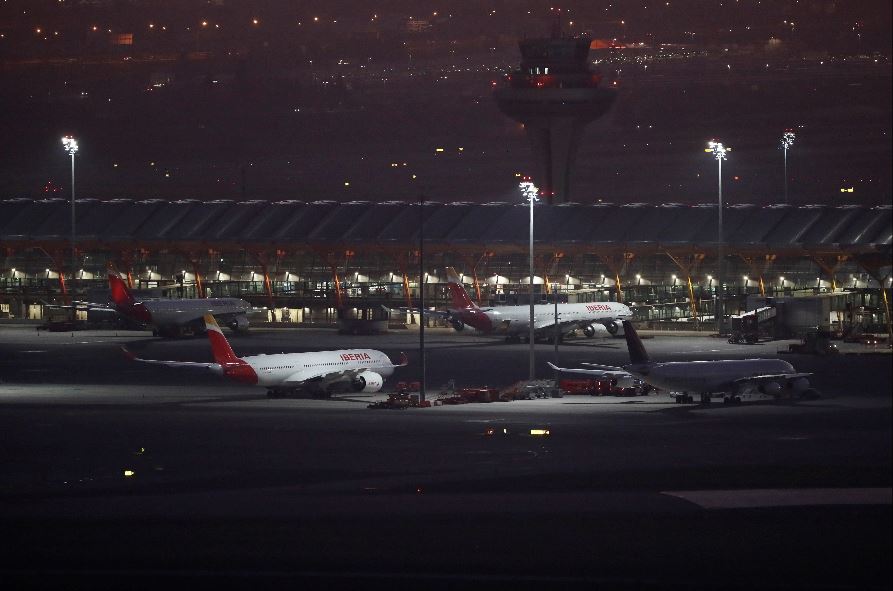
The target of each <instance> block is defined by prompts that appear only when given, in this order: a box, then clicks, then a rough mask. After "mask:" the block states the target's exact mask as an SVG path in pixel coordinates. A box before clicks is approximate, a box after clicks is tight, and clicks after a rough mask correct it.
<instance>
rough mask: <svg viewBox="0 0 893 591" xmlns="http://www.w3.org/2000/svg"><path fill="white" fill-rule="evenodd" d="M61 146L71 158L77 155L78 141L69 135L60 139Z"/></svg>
mask: <svg viewBox="0 0 893 591" xmlns="http://www.w3.org/2000/svg"><path fill="white" fill-rule="evenodd" d="M62 146H63V147H64V148H65V151H66V152H68V153H69V154H71V155H72V156H74V155H75V153H77V151H78V141H77V140H76V139H74V138H73V137H71V136H70V135H66V136H65V137H64V138H62Z"/></svg>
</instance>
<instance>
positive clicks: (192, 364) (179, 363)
mask: <svg viewBox="0 0 893 591" xmlns="http://www.w3.org/2000/svg"><path fill="white" fill-rule="evenodd" d="M121 351H123V352H124V355H125V356H126V357H127V358H128V359H130V360H132V361H139V362H140V363H151V364H153V365H166V366H168V367H192V368H201V369H217V368H219V367H220V364H219V363H199V362H195V361H161V360H159V359H141V358H139V357H137V356H136V355H135V354H134V353H133V352H132V351H130V350H129V349H127V347H121Z"/></svg>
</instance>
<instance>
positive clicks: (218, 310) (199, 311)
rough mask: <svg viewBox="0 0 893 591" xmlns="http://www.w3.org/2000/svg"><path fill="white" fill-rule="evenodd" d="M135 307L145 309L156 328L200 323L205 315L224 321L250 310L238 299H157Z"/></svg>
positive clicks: (245, 303)
mask: <svg viewBox="0 0 893 591" xmlns="http://www.w3.org/2000/svg"><path fill="white" fill-rule="evenodd" d="M136 305H137V306H138V305H142V306H144V307H145V309H146V310H147V311H148V312H149V314H150V315H151V322H152V324H155V325H156V326H171V325H186V324H190V323H193V322H196V323H200V322H201V321H202V317H203V316H204V315H205V314H213V315H214V316H215V317H216V318H221V319H226V318H230V317H232V316H237V315H244V314H246V313H247V312H248V309H249V308H250V305H249V304H248V302H246V301H245V300H241V299H238V298H206V299H169V300H168V299H157V300H143V301H141V302H139V303H138V304H136Z"/></svg>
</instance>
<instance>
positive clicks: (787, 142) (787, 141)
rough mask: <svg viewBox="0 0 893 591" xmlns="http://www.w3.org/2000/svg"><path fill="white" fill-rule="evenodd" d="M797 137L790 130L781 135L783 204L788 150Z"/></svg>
mask: <svg viewBox="0 0 893 591" xmlns="http://www.w3.org/2000/svg"><path fill="white" fill-rule="evenodd" d="M796 138H797V136H796V135H795V134H794V132H793V131H791V130H790V129H786V130H785V131H784V133H783V134H781V148H782V149H783V150H784V202H785V203H787V202H788V148H790V147H791V146H793V145H794V140H795V139H796Z"/></svg>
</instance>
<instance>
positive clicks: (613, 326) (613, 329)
mask: <svg viewBox="0 0 893 591" xmlns="http://www.w3.org/2000/svg"><path fill="white" fill-rule="evenodd" d="M621 326H623V324H622V323H620V322H617V321H614V322H605V328H607V329H608V333H609V334H610V335H611V336H612V337H613V336H617V333H618V332H620V327H621Z"/></svg>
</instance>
